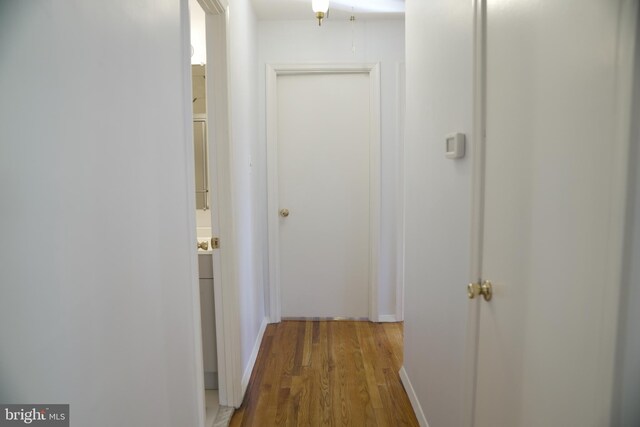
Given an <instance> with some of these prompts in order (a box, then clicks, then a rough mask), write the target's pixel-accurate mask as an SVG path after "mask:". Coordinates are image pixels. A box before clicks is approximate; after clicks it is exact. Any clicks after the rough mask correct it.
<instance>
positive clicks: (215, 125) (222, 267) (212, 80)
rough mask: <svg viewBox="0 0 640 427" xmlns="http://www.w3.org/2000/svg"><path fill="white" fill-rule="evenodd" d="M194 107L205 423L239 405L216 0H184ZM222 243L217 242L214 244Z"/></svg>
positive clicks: (222, 32) (221, 35)
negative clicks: (188, 23)
mask: <svg viewBox="0 0 640 427" xmlns="http://www.w3.org/2000/svg"><path fill="white" fill-rule="evenodd" d="M188 2H189V14H190V16H189V18H190V41H191V61H190V64H189V67H190V70H191V77H192V90H193V93H192V106H193V144H194V145H193V148H194V150H193V152H194V168H193V172H194V178H195V179H194V182H195V189H194V190H195V200H196V206H195V208H196V237H197V245H194V246H195V247H194V250H197V252H198V267H199V269H198V270H199V271H198V272H199V288H200V298H199V304H200V307H199V309H200V314H201V319H200V320H201V331H202V349H203V355H202V360H203V372H202V375H203V385H204V388H205V408H206V415H205V420H206V421H205V426H207V427H210V426H212V425H214V424H215V423H219V422H221V421H222V420H223V419H225V418H229V417H230V416H231V413H232V412H233V408H232V407H233V406H238V405H239V398H238V396H237V395H238V392H239V389H240V380H239V375H237V374H236V368H237V367H236V366H235V362H234V360H235V359H236V356H235V354H236V353H237V351H238V349H237V340H236V339H235V337H236V336H237V333H236V329H237V327H238V319H237V311H238V310H237V309H236V307H237V300H236V298H235V290H234V280H233V277H234V274H233V270H232V266H233V265H235V264H234V262H233V260H234V254H233V251H232V249H231V248H232V247H233V245H232V241H233V235H232V232H231V230H232V229H233V227H232V223H231V203H230V179H229V173H230V168H229V156H228V152H229V150H228V146H229V137H228V122H227V117H228V113H227V93H226V92H227V78H226V55H227V53H226V10H225V8H224V7H223V6H222V4H221V3H220V2H218V1H217V0H188ZM221 242H222V243H221Z"/></svg>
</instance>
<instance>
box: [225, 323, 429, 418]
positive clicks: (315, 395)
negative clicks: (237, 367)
mask: <svg viewBox="0 0 640 427" xmlns="http://www.w3.org/2000/svg"><path fill="white" fill-rule="evenodd" d="M401 365H402V323H370V322H351V321H283V322H281V323H277V324H271V325H269V326H268V327H267V330H266V332H265V335H264V338H263V341H262V345H261V347H260V352H259V354H258V358H257V360H256V365H255V368H254V370H253V373H252V376H251V380H250V382H249V386H248V389H247V394H246V395H245V399H244V402H243V403H242V406H241V407H240V408H239V409H238V410H236V413H235V414H234V416H233V418H232V420H231V426H232V427H233V426H235V427H237V426H260V427H262V426H274V425H284V426H313V427H315V426H327V425H328V426H401V425H409V426H417V425H418V421H417V420H416V417H415V415H414V413H413V409H412V408H411V403H410V402H409V398H408V397H407V394H406V392H405V390H404V388H403V386H402V384H401V382H400V377H399V376H398V370H399V369H400V366H401Z"/></svg>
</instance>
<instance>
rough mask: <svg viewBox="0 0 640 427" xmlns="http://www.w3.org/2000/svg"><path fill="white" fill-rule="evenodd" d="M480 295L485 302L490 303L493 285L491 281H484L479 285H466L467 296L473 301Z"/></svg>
mask: <svg viewBox="0 0 640 427" xmlns="http://www.w3.org/2000/svg"><path fill="white" fill-rule="evenodd" d="M478 295H482V297H483V298H484V300H485V301H491V298H492V297H493V285H492V284H491V281H489V280H485V281H484V282H482V283H481V284H480V283H469V284H468V285H467V296H468V297H469V299H474V298H475V297H476V296H478Z"/></svg>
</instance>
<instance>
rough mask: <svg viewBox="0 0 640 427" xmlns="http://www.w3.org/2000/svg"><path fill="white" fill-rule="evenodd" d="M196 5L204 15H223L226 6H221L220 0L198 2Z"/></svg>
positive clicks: (201, 0)
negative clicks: (198, 5)
mask: <svg viewBox="0 0 640 427" xmlns="http://www.w3.org/2000/svg"><path fill="white" fill-rule="evenodd" d="M198 3H199V4H200V7H201V8H202V9H203V10H204V13H208V14H210V15H220V14H224V9H225V6H226V4H225V5H223V4H222V3H221V2H220V0H198ZM225 3H226V2H225Z"/></svg>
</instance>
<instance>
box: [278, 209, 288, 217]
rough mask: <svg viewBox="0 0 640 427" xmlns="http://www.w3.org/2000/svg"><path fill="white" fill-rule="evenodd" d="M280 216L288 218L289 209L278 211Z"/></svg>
mask: <svg viewBox="0 0 640 427" xmlns="http://www.w3.org/2000/svg"><path fill="white" fill-rule="evenodd" d="M280 216H281V217H283V218H286V217H288V216H289V209H280Z"/></svg>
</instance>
